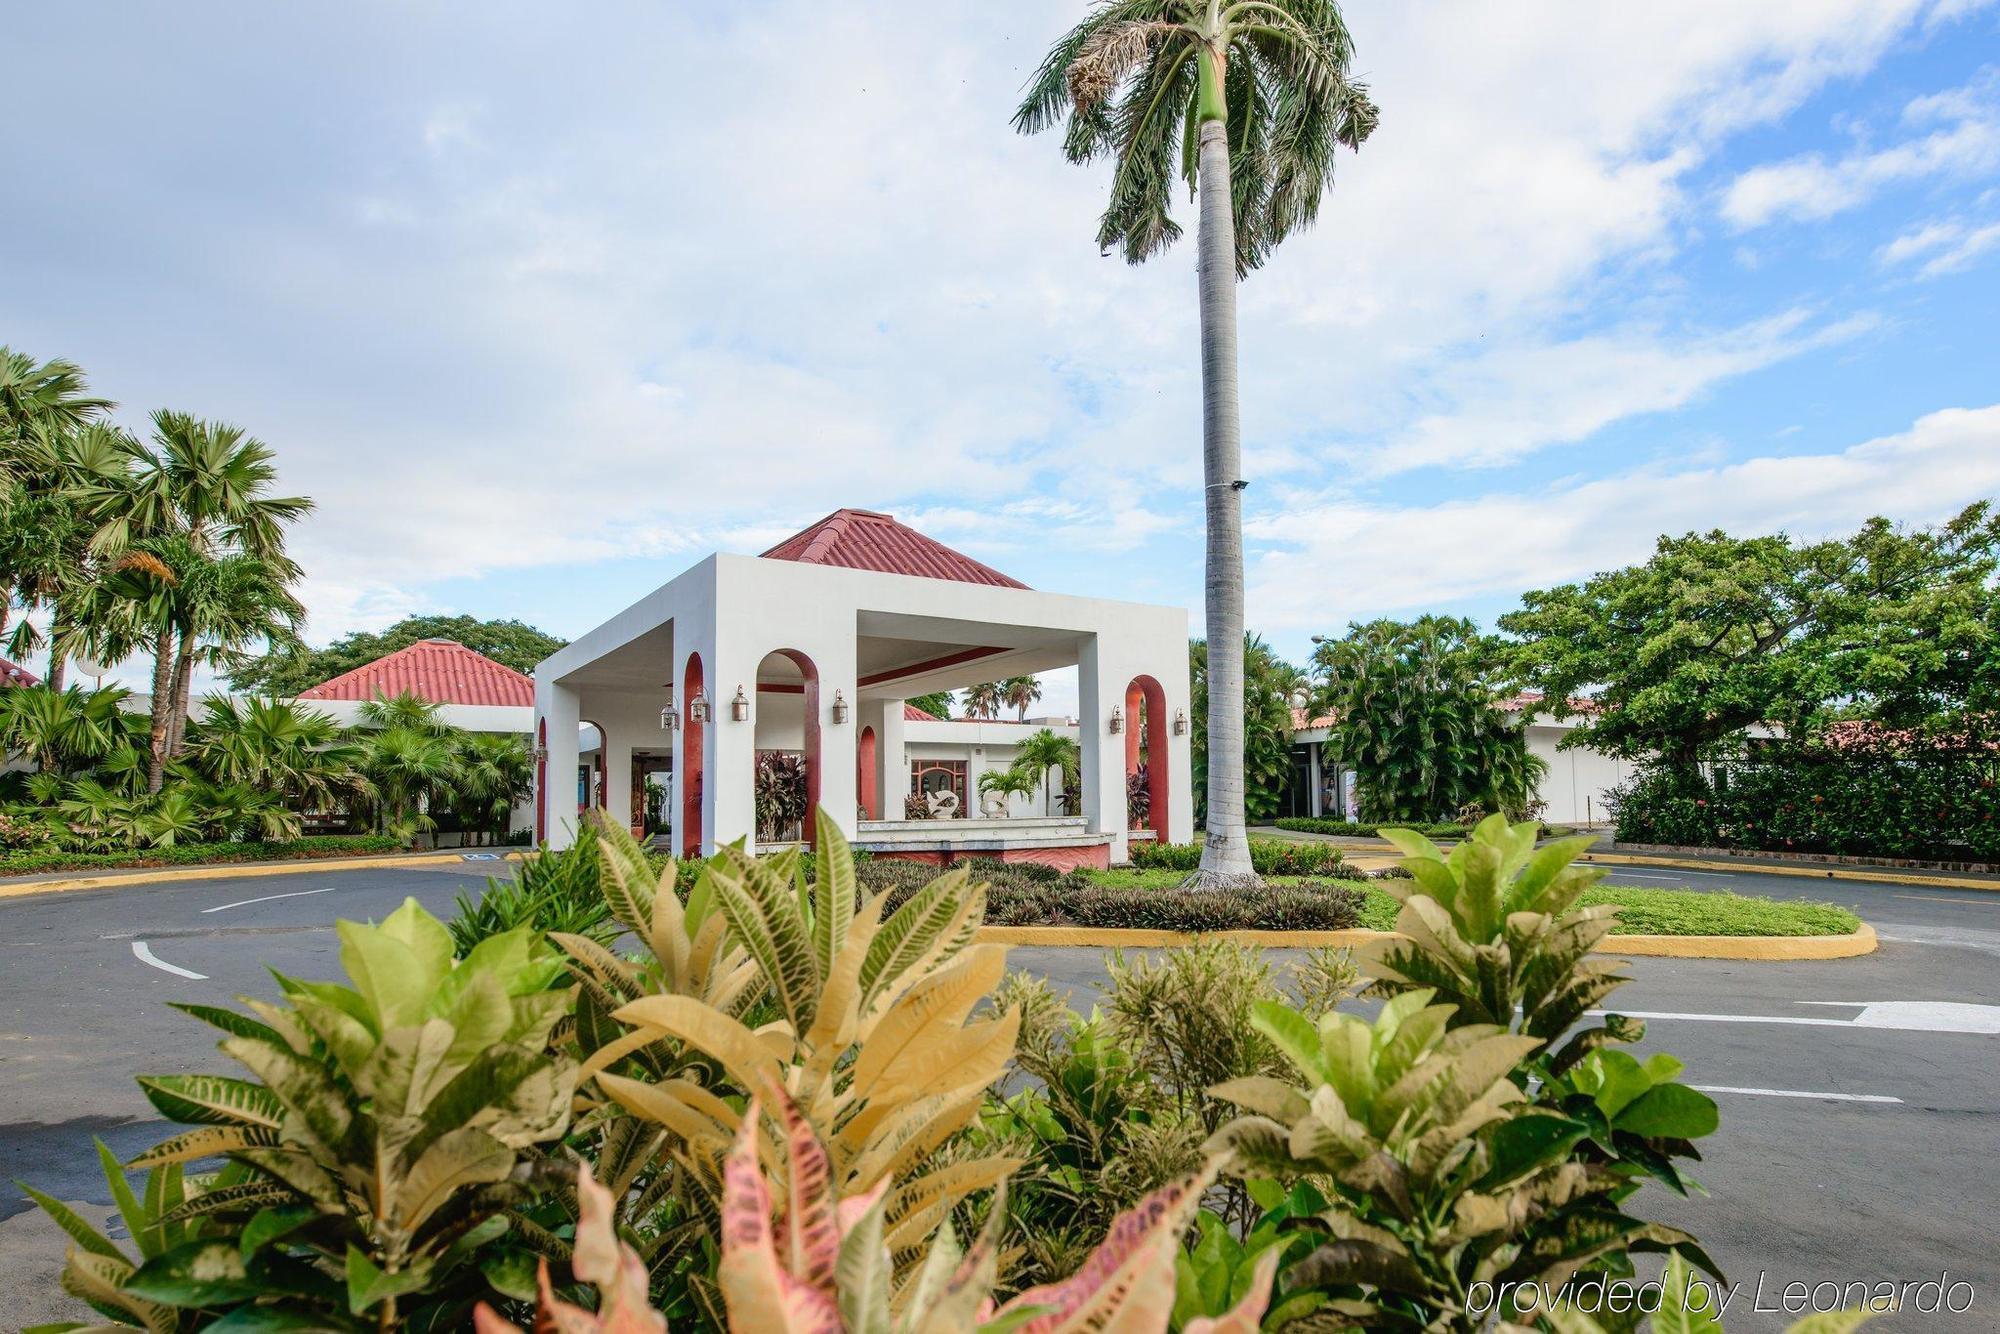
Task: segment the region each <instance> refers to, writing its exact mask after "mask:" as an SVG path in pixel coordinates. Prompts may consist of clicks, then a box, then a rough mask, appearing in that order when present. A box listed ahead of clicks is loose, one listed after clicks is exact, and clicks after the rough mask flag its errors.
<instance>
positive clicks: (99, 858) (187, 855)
mask: <svg viewBox="0 0 2000 1334" xmlns="http://www.w3.org/2000/svg"><path fill="white" fill-rule="evenodd" d="M401 847H402V844H400V843H398V842H397V841H396V840H395V839H393V838H390V837H388V836H387V835H385V834H328V835H321V836H319V837H316V838H295V839H293V840H291V841H290V842H288V843H181V844H176V845H175V846H173V847H171V848H146V849H144V850H142V851H138V852H28V851H19V852H8V853H0V875H32V874H35V873H36V872H40V871H94V870H101V869H107V868H113V867H121V866H141V867H143V866H205V865H208V864H210V863H224V862H274V861H291V860H303V859H308V858H317V857H349V856H353V855H355V854H357V853H370V852H395V851H397V850H398V849H400V848H401Z"/></svg>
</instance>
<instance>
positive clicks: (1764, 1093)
mask: <svg viewBox="0 0 2000 1334" xmlns="http://www.w3.org/2000/svg"><path fill="white" fill-rule="evenodd" d="M1688 1087H1689V1088H1696V1089H1700V1090H1701V1091H1702V1092H1703V1093H1745V1094H1748V1095H1749V1096H1751V1097H1753V1098H1824V1099H1826V1100H1827V1101H1829V1102H1895V1103H1900V1102H1902V1099H1901V1098H1892V1097H1890V1096H1889V1095H1888V1094H1886V1093H1813V1092H1810V1091H1808V1090H1806V1089H1744V1088H1733V1087H1731V1086H1730V1085H1728V1084H1690V1085H1688Z"/></svg>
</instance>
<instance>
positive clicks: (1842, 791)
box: [1612, 743, 2000, 861]
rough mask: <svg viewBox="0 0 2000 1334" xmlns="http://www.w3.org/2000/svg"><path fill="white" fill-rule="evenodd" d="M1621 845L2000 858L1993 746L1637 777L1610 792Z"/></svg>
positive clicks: (1869, 750)
mask: <svg viewBox="0 0 2000 1334" xmlns="http://www.w3.org/2000/svg"><path fill="white" fill-rule="evenodd" d="M1612 813H1613V818H1614V819H1615V821H1616V826H1617V831H1618V841H1619V842H1621V843H1665V844H1672V845H1676V846H1683V847H1712V848H1741V849H1746V850H1752V851H1771V852H1819V853H1830V854H1833V855H1835V856H1845V857H1871V856H1872V857H1911V858H1918V859H1936V860H1943V861H1996V860H2000V750H1995V749H1993V748H1992V746H1991V744H1990V743H1988V744H1986V745H1978V746H1967V747H1951V746H1934V747H1928V748H1921V749H1920V748H1915V747H1905V748H1902V749H1900V750H1898V749H1892V748H1890V747H1888V746H1874V745H1867V744H1861V745H1852V744H1851V745H1848V746H1845V747H1841V748H1832V747H1826V746H1815V745H1799V746H1773V747H1770V748H1768V749H1766V750H1764V751H1762V752H1760V753H1759V755H1758V756H1757V758H1756V759H1755V761H1754V762H1746V763H1738V764H1726V765H1717V766H1715V768H1714V769H1713V770H1712V771H1711V772H1709V773H1701V772H1692V773H1690V772H1676V771H1670V770H1667V769H1663V768H1656V769H1648V770H1645V771H1642V772H1641V773H1639V774H1638V775H1637V776H1636V777H1634V778H1633V779H1632V781H1631V782H1630V783H1628V784H1626V785H1625V786H1624V787H1623V788H1622V789H1620V790H1618V791H1616V792H1614V793H1613V802H1612Z"/></svg>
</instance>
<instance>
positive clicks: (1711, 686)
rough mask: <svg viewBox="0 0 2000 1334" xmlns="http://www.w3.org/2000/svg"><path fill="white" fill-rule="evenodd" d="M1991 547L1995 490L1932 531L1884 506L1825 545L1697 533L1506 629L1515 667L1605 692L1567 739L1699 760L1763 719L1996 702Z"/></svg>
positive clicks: (1797, 725)
mask: <svg viewBox="0 0 2000 1334" xmlns="http://www.w3.org/2000/svg"><path fill="white" fill-rule="evenodd" d="M1996 557H2000V517H1996V516H1995V515H1994V513H1993V508H1992V506H1991V504H1990V503H1988V502H1983V501H1982V502H1981V503H1979V504H1976V505H1972V506H1969V507H1967V508H1966V509H1965V510H1964V511H1962V512H1961V513H1959V514H1958V515H1957V516H1955V517H1954V518H1952V519H1951V520H1950V521H1948V522H1946V523H1944V524H1942V525H1940V526H1938V527H1936V528H1918V529H1901V528H1898V527H1896V526H1895V525H1893V524H1891V523H1890V522H1889V521H1888V520H1887V519H1882V518H1875V519H1870V520H1869V521H1868V522H1867V523H1866V524H1864V525H1863V526H1862V528H1861V530H1860V531H1859V532H1857V533H1856V534H1855V535H1854V536H1852V537H1848V538H1834V539H1829V540H1826V541H1821V542H1799V541H1795V540H1794V539H1792V538H1790V537H1788V536H1786V535H1785V534H1783V533H1778V534H1775V535H1772V536H1769V537H1751V538H1735V537H1730V536H1729V535H1728V534H1727V533H1723V532H1721V531H1719V530H1718V531H1714V532H1709V533H1688V534H1686V535H1685V536H1681V537H1662V538H1661V539H1660V540H1659V544H1658V546H1657V547H1656V548H1655V550H1654V553H1653V555H1652V557H1651V558H1650V559H1648V560H1647V561H1646V562H1645V563H1644V564H1641V565H1632V566H1628V567H1626V568H1624V569H1621V570H1612V571H1610V572H1608V573H1604V574H1598V575H1595V576H1593V577H1591V578H1590V579H1588V580H1586V581H1585V582H1583V583H1580V584H1564V585H1562V586H1561V587H1558V588H1552V589H1545V590H1542V591H1538V592H1533V593H1529V594H1527V595H1526V596H1525V597H1524V598H1523V599H1522V603H1523V605H1522V608H1521V610H1519V611H1515V612H1510V613H1508V614H1507V615H1505V616H1502V617H1501V618H1500V628H1501V629H1503V630H1505V631H1506V632H1507V633H1508V634H1510V635H1513V636H1514V637H1515V638H1516V640H1517V641H1518V642H1517V643H1516V644H1515V645H1514V646H1513V648H1512V650H1511V652H1510V658H1511V667H1512V670H1513V672H1514V673H1515V674H1516V675H1517V676H1518V677H1519V679H1520V680H1522V681H1524V682H1526V683H1527V684H1530V685H1532V686H1534V687H1536V688H1538V689H1540V690H1541V691H1542V692H1543V693H1544V694H1545V695H1546V696H1547V697H1548V698H1550V699H1569V698H1573V697H1576V696H1578V695H1582V694H1585V693H1590V694H1591V695H1592V697H1593V698H1594V700H1595V702H1596V704H1597V706H1598V707H1597V709H1596V710H1594V711H1593V712H1591V713H1589V714H1586V715H1584V716H1583V717H1582V719H1581V725H1580V726H1578V727H1577V728H1576V729H1574V730H1573V731H1572V732H1571V733H1570V734H1569V735H1568V736H1567V737H1565V738H1564V740H1563V744H1564V745H1565V746H1572V745H1574V746H1589V747H1592V748H1593V749H1597V750H1603V751H1607V752H1609V753H1611V754H1614V755H1621V756H1626V757H1628V758H1645V757H1648V756H1654V755H1657V756H1658V757H1659V759H1660V761H1661V763H1663V764H1665V765H1666V766H1667V767H1669V768H1672V769H1675V770H1678V771H1681V772H1688V771H1691V770H1692V769H1693V768H1694V767H1695V765H1696V764H1697V763H1699V762H1700V761H1701V760H1703V759H1706V758H1709V757H1710V756H1712V755H1714V754H1716V753H1717V752H1718V751H1719V750H1721V749H1726V748H1727V745H1728V743H1732V742H1733V741H1734V739H1735V738H1737V737H1738V736H1739V735H1740V734H1741V732H1742V731H1743V729H1744V728H1746V727H1749V726H1751V725H1752V724H1756V723H1766V722H1769V723H1776V724H1779V725H1781V726H1783V727H1784V728H1786V729H1787V730H1788V731H1792V732H1802V731H1807V730H1810V729H1811V728H1812V727H1813V726H1814V725H1815V724H1816V723H1818V722H1821V721H1824V720H1826V719H1827V718H1830V717H1834V716H1841V715H1846V716H1861V717H1872V718H1878V719H1881V720H1883V721H1886V722H1889V723H1892V724H1894V725H1898V726H1904V725H1910V724H1914V723H1918V722H1922V721H1924V720H1926V719H1930V718H1935V717H1938V716H1940V715H1945V714H1949V713H1951V712H1954V711H1956V710H1959V709H1963V708H1966V707H1968V706H1972V707H1991V705H1992V704H1993V702H1994V699H1993V690H1994V687H1995V686H1996V685H2000V679H1996V678H1995V676H1994V669H1993V665H1992V664H1993V661H1994V657H1995V654H1996V651H2000V610H1996V608H1995V600H1996V599H1995V593H1994V590H1993V587H1992V583H1993V575H1994V571H1995V564H1996ZM1982 700H1983V701H1984V703H1983V704H1982V703H1981V701H1982Z"/></svg>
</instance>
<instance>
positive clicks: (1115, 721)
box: [1110, 704, 1125, 736]
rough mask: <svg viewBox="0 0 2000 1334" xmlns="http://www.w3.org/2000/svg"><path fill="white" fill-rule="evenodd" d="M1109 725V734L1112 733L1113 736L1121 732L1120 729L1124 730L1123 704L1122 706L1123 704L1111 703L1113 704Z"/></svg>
mask: <svg viewBox="0 0 2000 1334" xmlns="http://www.w3.org/2000/svg"><path fill="white" fill-rule="evenodd" d="M1110 726H1111V734H1112V735H1113V736H1116V735H1118V734H1119V733H1120V732H1122V731H1124V730H1125V706H1124V705H1122V704H1113V705H1112V706H1111V724H1110Z"/></svg>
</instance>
